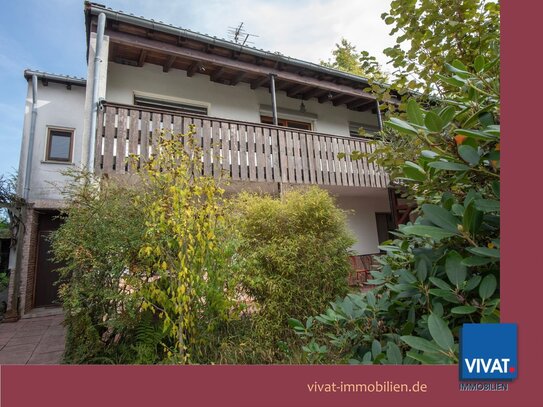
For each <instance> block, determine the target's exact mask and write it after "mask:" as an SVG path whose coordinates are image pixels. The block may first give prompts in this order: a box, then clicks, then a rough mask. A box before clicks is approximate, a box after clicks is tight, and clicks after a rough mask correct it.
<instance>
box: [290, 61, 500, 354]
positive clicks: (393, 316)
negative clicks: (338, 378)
mask: <svg viewBox="0 0 543 407" xmlns="http://www.w3.org/2000/svg"><path fill="white" fill-rule="evenodd" d="M447 67H448V69H449V70H450V71H451V76H450V77H444V78H443V80H444V81H446V82H447V84H449V85H451V86H456V87H457V91H456V93H454V94H451V95H450V98H451V101H443V102H441V105H440V106H437V107H435V108H434V109H432V110H427V109H424V108H423V107H422V106H421V105H420V104H419V103H417V101H415V100H414V99H410V100H409V102H408V103H407V115H406V116H407V117H406V120H402V119H399V118H392V119H391V120H390V121H387V122H385V124H386V125H387V126H389V127H390V128H392V129H394V130H395V131H397V132H398V133H399V134H401V136H402V137H404V138H406V139H408V140H412V139H415V138H419V139H422V140H423V141H424V143H425V144H426V148H427V149H426V150H424V151H422V152H421V154H420V156H418V157H417V159H416V161H406V162H405V163H404V166H403V168H402V171H403V177H402V178H401V182H402V183H403V185H404V187H405V188H407V189H408V191H409V193H410V195H411V196H412V197H414V198H416V200H417V202H418V203H419V209H418V217H417V219H416V220H415V222H413V223H409V224H407V225H400V227H399V230H397V231H396V232H395V236H396V237H397V238H396V239H394V240H393V241H390V242H388V243H387V244H385V245H384V246H381V248H382V249H383V250H384V251H386V255H385V256H382V257H381V258H380V262H381V264H382V267H381V268H380V270H378V271H374V272H373V273H372V276H373V281H370V283H373V284H376V285H378V287H377V288H376V289H375V290H373V292H370V293H367V294H359V295H353V296H350V297H348V298H345V299H344V300H340V301H337V302H336V303H334V304H332V307H331V308H330V309H328V310H327V311H326V312H325V313H322V314H321V315H318V316H316V317H315V318H314V320H315V321H316V322H317V323H316V324H313V328H314V327H315V325H318V327H319V328H321V329H323V330H325V331H326V332H327V334H328V335H326V337H324V338H316V337H315V335H312V329H311V328H312V327H311V326H309V325H312V324H310V323H309V321H308V322H307V323H306V324H303V323H302V322H301V321H299V320H291V325H292V326H293V328H294V330H295V331H296V332H297V333H298V334H299V335H301V336H303V337H306V339H307V340H308V342H309V343H308V345H307V346H306V347H305V348H304V350H305V351H306V352H307V354H308V357H309V359H310V360H312V361H318V362H337V361H346V360H349V361H350V362H351V363H365V364H370V363H373V364H382V363H394V364H401V363H404V364H407V363H423V364H446V363H457V362H458V360H459V336H460V328H461V327H462V325H463V324H464V323H497V322H499V320H500V291H499V286H500V284H499V281H500V116H499V113H500V100H499V69H498V67H499V58H495V59H493V60H490V61H486V60H485V58H483V57H482V56H479V57H477V58H476V59H475V61H474V62H473V64H472V66H465V65H464V64H462V63H461V62H460V61H455V62H453V64H452V65H449V66H447ZM312 321H313V319H312V320H311V322H312ZM323 343H325V344H323ZM328 349H330V350H331V351H330V352H327V350H328Z"/></svg>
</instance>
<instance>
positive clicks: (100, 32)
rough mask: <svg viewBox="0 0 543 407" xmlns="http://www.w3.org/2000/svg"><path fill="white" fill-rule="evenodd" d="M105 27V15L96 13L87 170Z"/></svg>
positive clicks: (90, 166) (90, 164)
mask: <svg viewBox="0 0 543 407" xmlns="http://www.w3.org/2000/svg"><path fill="white" fill-rule="evenodd" d="M105 27H106V15H105V14H104V13H100V14H99V15H98V27H97V29H96V50H95V53H94V72H93V78H92V99H91V117H90V133H89V149H88V151H89V155H88V161H87V170H89V171H93V167H94V144H95V139H96V121H97V116H98V104H99V100H98V94H99V90H100V86H99V81H100V66H101V64H102V61H103V60H102V43H103V42H104V30H105Z"/></svg>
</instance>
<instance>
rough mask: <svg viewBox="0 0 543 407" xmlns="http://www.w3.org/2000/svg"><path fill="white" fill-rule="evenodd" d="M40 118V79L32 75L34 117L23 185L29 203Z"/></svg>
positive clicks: (24, 195) (32, 118) (31, 120)
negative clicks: (35, 139)
mask: <svg viewBox="0 0 543 407" xmlns="http://www.w3.org/2000/svg"><path fill="white" fill-rule="evenodd" d="M37 117H38V77H37V76H36V75H35V74H33V75H32V115H31V116H30V134H29V135H28V154H27V156H26V169H25V178H24V184H23V186H24V187H23V198H24V199H25V201H28V195H29V193H30V172H31V171H32V157H33V155H34V137H35V135H36V119H37Z"/></svg>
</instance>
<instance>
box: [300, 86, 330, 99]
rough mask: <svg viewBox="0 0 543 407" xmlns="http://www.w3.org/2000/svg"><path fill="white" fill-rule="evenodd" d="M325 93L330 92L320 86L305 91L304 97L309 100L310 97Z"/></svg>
mask: <svg viewBox="0 0 543 407" xmlns="http://www.w3.org/2000/svg"><path fill="white" fill-rule="evenodd" d="M324 93H328V92H326V91H325V90H323V89H320V88H313V89H310V90H309V91H307V92H305V93H304V94H303V95H302V99H304V100H309V99H311V98H314V97H316V96H322V95H323V94H324Z"/></svg>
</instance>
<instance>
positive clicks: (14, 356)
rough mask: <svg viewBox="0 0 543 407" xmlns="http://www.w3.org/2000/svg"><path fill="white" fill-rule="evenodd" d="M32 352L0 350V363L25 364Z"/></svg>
mask: <svg viewBox="0 0 543 407" xmlns="http://www.w3.org/2000/svg"><path fill="white" fill-rule="evenodd" d="M31 356H32V352H12V351H5V350H4V349H2V350H1V351H0V365H24V364H26V363H27V362H28V360H29V359H30V357H31Z"/></svg>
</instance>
